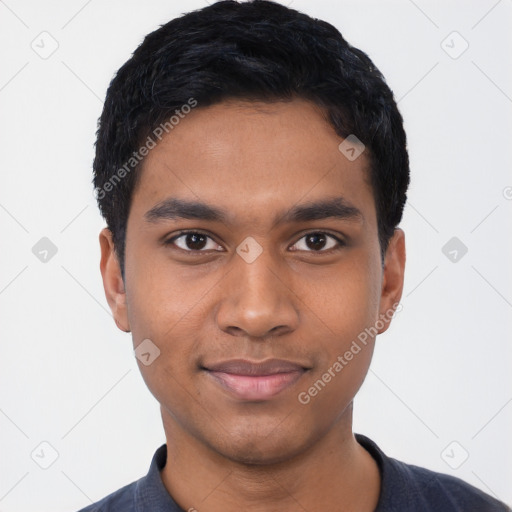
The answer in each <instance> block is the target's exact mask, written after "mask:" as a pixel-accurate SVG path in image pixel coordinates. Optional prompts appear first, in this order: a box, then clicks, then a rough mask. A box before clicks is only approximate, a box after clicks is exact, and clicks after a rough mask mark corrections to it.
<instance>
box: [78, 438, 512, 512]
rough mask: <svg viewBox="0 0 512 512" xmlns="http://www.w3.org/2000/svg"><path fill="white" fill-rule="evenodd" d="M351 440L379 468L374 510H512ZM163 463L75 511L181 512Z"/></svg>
mask: <svg viewBox="0 0 512 512" xmlns="http://www.w3.org/2000/svg"><path fill="white" fill-rule="evenodd" d="M356 439H357V441H358V442H359V444H361V445H362V446H363V447H364V448H365V449H366V450H367V451H368V452H369V453H370V455H371V456H372V457H373V458H374V459H375V461H376V462H377V464H378V466H379V470H380V476H381V491H380V496H379V502H378V504H377V508H376V509H375V512H408V511H411V512H459V511H460V512H495V511H496V512H498V511H499V512H512V509H510V508H509V507H507V506H506V505H505V504H504V503H501V502H499V501H497V500H496V499H494V498H492V497H491V496H489V495H487V494H485V493H483V492H482V491H480V490H478V489H476V488H475V487H473V486H471V485H469V484H467V483H466V482H464V481H462V480H460V479H459V478H455V477H453V476H449V475H445V474H442V473H435V472H433V471H430V470H428V469H424V468H420V467H418V466H413V465H411V464H405V463H404V462H400V461H398V460H395V459H392V458H390V457H387V456H386V455H385V454H384V453H383V452H382V451H381V450H380V448H379V447H378V446H377V445H376V444H375V443H374V442H373V441H372V440H371V439H368V438H367V437H365V436H363V435H361V434H356ZM166 460H167V446H166V445H165V444H164V445H162V446H161V447H160V448H158V450H157V451H156V452H155V455H154V456H153V460H152V462H151V466H150V468H149V472H148V474H147V475H146V476H145V477H143V478H141V479H140V480H137V481H136V482H133V483H131V484H129V485H127V486H125V487H123V488H122V489H119V490H118V491H116V492H114V493H112V494H110V495H109V496H107V497H106V498H103V499H102V500H101V501H98V502H97V503H94V504H92V505H90V506H88V507H86V508H84V509H82V510H81V511H80V512H184V511H183V510H182V509H181V508H180V507H179V506H178V505H177V504H176V502H175V501H174V500H173V499H172V497H171V496H170V494H169V493H168V492H167V490H166V488H165V487H164V484H163V482H162V478H161V477H160V471H161V470H162V469H163V468H164V466H165V463H166ZM199 506H200V505H199V504H198V505H196V507H199ZM205 512H207V511H206V510H205ZM312 512H314V511H312Z"/></svg>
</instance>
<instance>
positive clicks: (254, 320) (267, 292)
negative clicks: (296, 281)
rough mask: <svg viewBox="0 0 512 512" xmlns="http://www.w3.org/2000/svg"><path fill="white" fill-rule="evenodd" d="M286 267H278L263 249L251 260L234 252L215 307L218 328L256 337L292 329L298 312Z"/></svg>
mask: <svg viewBox="0 0 512 512" xmlns="http://www.w3.org/2000/svg"><path fill="white" fill-rule="evenodd" d="M285 267H286V264H283V266H280V267H278V265H276V264H275V263H274V262H273V261H272V257H271V255H270V254H269V252H268V251H265V250H264V251H263V252H262V254H260V256H259V257H258V258H257V259H256V260H255V261H253V262H252V263H247V262H246V261H244V259H242V258H241V257H239V256H238V255H234V261H233V268H232V270H231V272H228V274H227V275H226V277H225V279H226V281H225V282H224V283H223V286H222V290H223V293H222V299H221V302H220V304H219V306H218V308H217V323H218V326H219V328H220V329H222V330H223V331H224V332H227V333H229V334H231V335H233V336H242V337H249V338H253V339H258V340H265V339H267V338H269V337H271V336H278V335H282V334H287V333H290V332H293V331H294V330H295V329H296V328H297V326H298V322H299V312H298V308H297V307H296V302H295V301H297V298H296V296H295V294H294V293H293V290H292V289H291V288H290V287H289V283H287V280H286V274H287V272H286V270H285ZM288 270H289V269H288Z"/></svg>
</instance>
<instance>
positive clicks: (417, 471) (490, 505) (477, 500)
mask: <svg viewBox="0 0 512 512" xmlns="http://www.w3.org/2000/svg"><path fill="white" fill-rule="evenodd" d="M389 462H390V464H392V465H393V466H394V467H395V469H396V471H397V472H399V473H400V474H401V475H402V478H401V479H400V480H401V481H402V482H404V481H405V482H406V486H405V488H404V495H405V496H404V498H405V499H406V500H408V501H409V503H410V504H411V505H414V506H415V507H420V506H421V507H422V509H421V510H436V511H439V512H442V511H447V512H448V511H449V512H457V511H466V510H472V511H474V512H495V511H496V512H510V510H511V509H510V508H509V507H507V506H506V505H505V504H504V503H502V502H500V501H498V500H497V499H495V498H493V497H492V496H490V495H488V494H486V493H484V492H483V491H481V490H480V489H477V488H476V487H474V486H472V485H470V484H468V483H467V482H464V481H463V480H461V479H460V478H456V477H454V476H451V475H446V474H444V473H437V472H435V471H431V470H428V469H425V468H421V467H418V466H414V465H412V464H406V463H404V462H400V461H397V460H395V459H389ZM400 480H399V481H400ZM393 487H394V488H395V491H397V490H398V489H397V488H396V486H393ZM405 489H407V490H405ZM416 510H418V508H417V509H416Z"/></svg>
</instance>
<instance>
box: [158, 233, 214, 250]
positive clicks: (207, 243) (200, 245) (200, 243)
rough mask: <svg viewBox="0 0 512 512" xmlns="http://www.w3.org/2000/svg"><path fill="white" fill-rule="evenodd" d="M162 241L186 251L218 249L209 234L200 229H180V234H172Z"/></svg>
mask: <svg viewBox="0 0 512 512" xmlns="http://www.w3.org/2000/svg"><path fill="white" fill-rule="evenodd" d="M164 243H165V245H171V246H172V245H175V246H176V247H178V248H179V249H181V250H183V251H187V252H206V251H211V250H214V251H219V249H216V247H220V245H219V244H217V243H215V242H214V241H213V239H212V238H211V237H210V236H208V235H207V234H205V233H201V232H200V231H182V232H181V233H180V234H178V235H176V236H173V237H172V238H170V239H168V240H166V241H165V242H164ZM221 250H222V248H221Z"/></svg>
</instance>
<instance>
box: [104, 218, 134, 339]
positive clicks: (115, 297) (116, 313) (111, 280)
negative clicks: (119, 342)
mask: <svg viewBox="0 0 512 512" xmlns="http://www.w3.org/2000/svg"><path fill="white" fill-rule="evenodd" d="M99 240H100V248H101V261H100V270H101V276H102V278H103V288H104V290H105V297H106V298H107V302H108V305H109V306H110V310H111V311H112V315H113V317H114V320H115V322H116V325H117V327H118V328H119V329H121V331H124V332H130V323H129V322H128V312H127V307H126V291H125V287H124V282H123V278H122V276H121V267H120V266H119V261H118V259H117V254H116V252H115V250H114V242H113V241H112V232H111V231H110V230H109V229H108V228H104V229H102V230H101V232H100V236H99Z"/></svg>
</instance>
